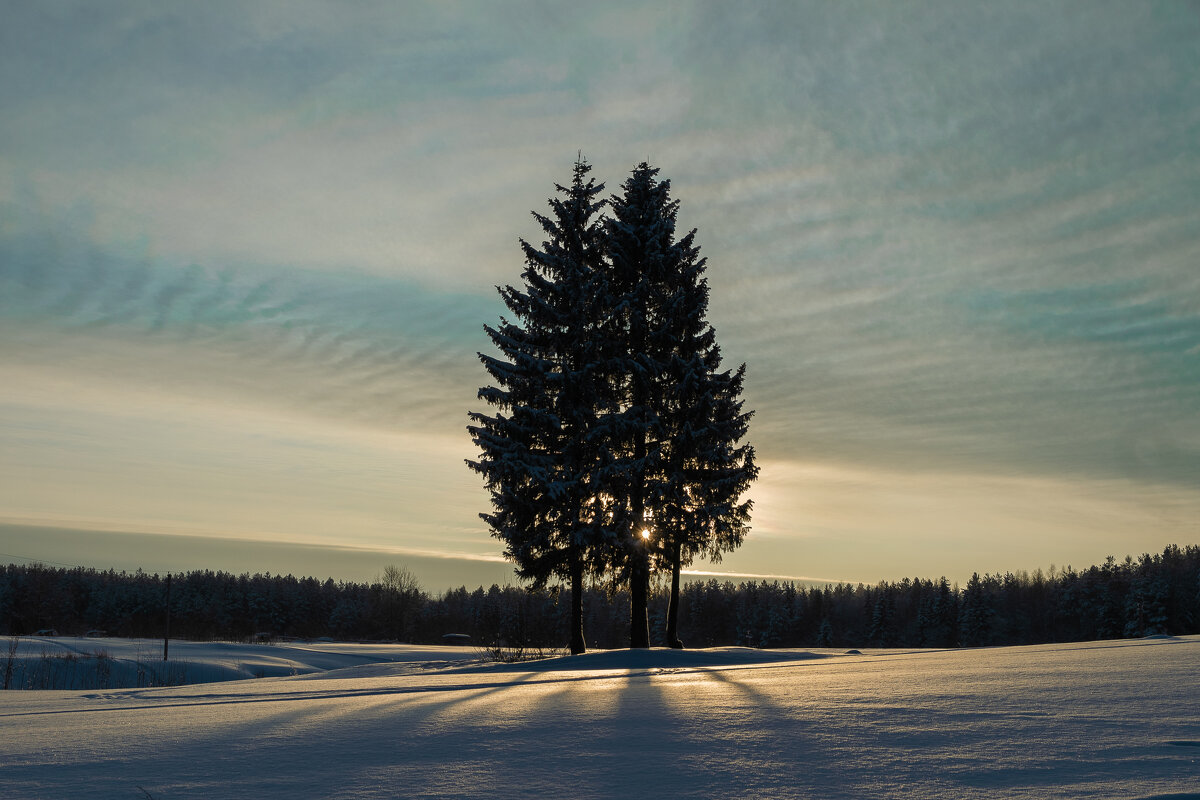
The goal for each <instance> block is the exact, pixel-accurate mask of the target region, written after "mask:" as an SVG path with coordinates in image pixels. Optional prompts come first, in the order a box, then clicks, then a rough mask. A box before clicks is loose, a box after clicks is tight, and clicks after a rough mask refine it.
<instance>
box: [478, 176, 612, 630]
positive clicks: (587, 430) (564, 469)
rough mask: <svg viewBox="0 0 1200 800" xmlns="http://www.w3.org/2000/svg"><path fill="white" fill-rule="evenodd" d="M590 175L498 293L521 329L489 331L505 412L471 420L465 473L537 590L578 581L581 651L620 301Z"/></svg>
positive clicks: (488, 395) (496, 392) (601, 526)
mask: <svg viewBox="0 0 1200 800" xmlns="http://www.w3.org/2000/svg"><path fill="white" fill-rule="evenodd" d="M590 170H591V167H590V166H589V165H588V164H587V163H586V162H585V161H584V160H583V159H582V157H580V158H579V159H578V160H577V161H576V163H575V166H574V174H573V178H572V182H571V185H570V186H568V187H564V186H556V188H557V190H558V195H559V196H558V197H554V198H551V199H550V201H549V205H550V209H551V214H550V215H549V216H545V215H541V214H538V213H536V212H535V213H534V217H535V218H536V219H537V221H538V223H539V224H540V225H541V227H542V230H543V231H544V233H545V235H546V240H545V241H544V242H543V243H542V245H541V247H540V248H538V247H534V246H533V245H531V244H529V243H528V242H526V241H524V240H521V248H522V250H523V251H524V253H525V261H526V269H525V271H524V272H523V273H522V278H523V279H524V286H523V287H522V288H519V289H518V288H514V287H513V286H511V285H510V286H505V287H502V288H501V287H497V290H498V291H499V293H500V296H501V298H502V299H503V301H504V304H505V305H506V306H507V307H508V309H509V311H511V312H512V314H513V316H514V319H513V320H511V321H510V320H508V319H505V318H501V320H500V323H499V324H498V325H496V326H494V327H493V326H485V328H484V329H485V331H486V332H487V335H488V337H489V338H490V339H491V341H492V343H493V344H494V345H495V347H496V348H497V350H499V352H500V357H495V356H490V355H485V354H482V353H480V354H479V358H480V360H481V361H482V363H483V365H484V367H485V369H486V370H487V371H488V373H489V374H490V375H491V376H492V378H493V379H494V380H495V382H496V385H495V386H485V387H483V388H481V389H480V390H479V398H480V399H481V400H484V401H486V402H487V403H489V404H490V405H493V406H496V407H497V409H498V410H497V411H496V413H494V414H483V413H471V414H470V418H471V421H472V423H473V424H471V425H469V426H468V431H469V432H470V434H471V437H472V439H473V440H474V442H475V444H476V445H477V446H478V447H479V448H480V450H481V455H480V457H479V458H478V460H474V461H470V460H469V461H468V462H467V464H468V465H469V466H470V467H471V469H473V470H475V471H476V472H478V473H480V474H481V475H482V476H483V478H484V483H485V486H486V487H487V489H488V490H489V491H490V493H491V501H492V506H493V511H492V512H491V513H485V514H481V515H480V516H481V517H482V518H483V519H484V520H485V521H486V522H487V523H488V525H489V526H490V528H491V530H492V533H493V535H495V536H496V537H497V538H499V539H500V540H502V541H503V542H504V544H505V550H504V554H505V556H506V557H507V558H509V559H510V560H512V561H513V562H515V564H516V571H517V575H518V577H520V578H521V579H522V580H527V581H529V582H530V583H531V585H532V586H533V587H534V588H540V587H543V586H545V585H546V584H547V583H548V582H550V581H551V580H554V579H556V578H557V579H565V580H568V581H569V582H570V585H571V619H570V647H571V652H572V653H581V652H583V651H584V649H585V647H586V643H585V641H584V637H583V609H582V598H583V580H584V576H585V573H587V572H588V571H589V566H590V564H591V562H592V560H593V559H594V558H595V557H596V556H597V554H598V553H601V552H606V548H602V547H601V546H600V545H601V544H602V543H603V541H604V540H605V539H606V538H612V520H611V515H612V509H611V503H610V502H608V500H607V498H608V497H610V496H611V495H610V494H609V493H608V492H606V491H605V486H604V481H605V476H606V475H607V474H608V473H607V472H606V470H605V466H606V461H607V460H608V457H607V455H606V453H607V452H608V451H607V449H606V448H605V446H604V443H605V442H606V441H607V440H608V439H609V438H610V437H609V436H608V435H606V434H605V432H604V430H603V422H604V420H608V419H610V418H611V416H610V415H609V414H607V413H606V412H607V411H609V410H610V408H611V406H610V405H607V404H610V403H611V402H613V401H611V400H610V398H612V396H613V389H614V386H615V382H614V381H613V380H611V379H609V378H608V376H607V375H606V374H605V371H604V367H605V356H604V354H603V351H604V349H605V339H604V337H603V336H599V335H597V331H598V329H599V328H600V327H601V325H602V324H603V322H604V320H605V319H606V318H609V317H611V316H612V314H611V311H609V310H607V309H606V308H605V307H604V305H603V304H604V301H605V300H606V299H608V298H610V297H611V293H610V292H609V290H608V287H607V280H608V275H607V270H605V269H604V268H603V263H602V258H603V231H602V228H601V223H600V218H599V212H600V209H601V208H602V207H603V205H604V201H603V200H601V199H598V195H599V194H600V193H601V192H602V191H603V189H604V185H603V184H597V183H596V182H595V180H594V179H591V178H589V177H588V172H590Z"/></svg>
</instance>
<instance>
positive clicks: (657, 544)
mask: <svg viewBox="0 0 1200 800" xmlns="http://www.w3.org/2000/svg"><path fill="white" fill-rule="evenodd" d="M658 173H659V170H658V169H657V168H655V167H651V166H650V165H649V164H647V163H645V162H643V163H641V164H639V165H638V166H637V167H636V168H635V169H634V170H633V172H632V173H631V175H630V177H629V178H628V179H627V180H626V181H625V183H624V184H622V190H623V193H622V194H621V195H620V196H614V197H613V198H612V200H611V202H610V207H611V209H612V215H611V217H610V218H609V219H608V220H607V224H606V232H607V241H606V245H607V252H608V260H609V266H610V269H611V271H612V281H611V285H612V288H613V291H614V299H613V302H612V303H611V305H612V307H613V308H615V309H617V310H618V314H617V315H616V316H615V317H614V318H613V323H614V325H613V326H612V328H610V335H612V336H613V338H614V339H615V340H620V341H621V343H622V345H623V346H621V347H618V348H617V349H616V356H617V363H618V364H619V366H618V368H617V370H616V372H617V373H618V374H619V375H620V376H622V380H621V382H622V386H623V389H624V393H625V397H624V400H623V402H622V404H621V407H620V411H619V414H618V416H619V423H618V424H616V425H614V426H613V429H614V430H615V431H617V432H618V435H619V437H620V444H621V447H620V449H619V454H620V456H621V461H620V466H621V479H620V481H619V483H618V485H619V486H620V488H621V489H622V491H621V495H620V500H621V502H618V504H617V508H618V509H619V510H620V511H621V512H623V521H624V523H625V524H624V529H625V530H626V534H625V536H624V537H623V545H624V547H623V553H622V554H621V555H622V556H623V560H624V564H625V570H626V572H627V574H628V577H629V586H630V599H631V600H630V602H631V609H630V620H631V623H630V646H631V647H647V646H649V632H648V620H647V613H646V609H647V605H646V604H647V600H648V597H649V579H650V572H651V567H652V562H653V560H655V559H657V560H658V561H659V562H660V563H661V564H663V565H665V566H666V567H667V568H668V569H670V571H671V597H670V600H669V603H668V607H667V614H666V628H667V630H666V641H667V644H669V645H670V646H672V647H680V646H682V643H681V642H680V640H679V637H678V614H679V573H680V569H681V566H683V565H685V564H687V563H690V562H691V561H692V559H693V558H694V557H696V556H697V555H700V554H704V555H708V556H709V557H710V558H712V559H713V560H719V559H720V556H721V554H722V553H724V552H728V551H729V550H732V549H734V548H736V547H738V546H739V545H740V544H741V542H742V540H743V539H744V537H745V534H746V530H747V525H748V522H749V518H750V508H751V505H750V502H749V501H741V500H740V497H741V495H742V494H743V493H744V492H745V490H746V489H747V488H748V486H749V484H750V482H751V481H752V480H753V479H754V478H755V477H756V475H757V468H756V467H755V465H754V450H753V448H751V447H750V446H749V445H739V442H740V441H741V440H742V439H743V438H744V436H745V434H746V431H747V429H748V426H749V419H750V416H751V414H750V412H744V411H743V410H742V400H741V391H742V381H743V377H744V374H745V365H744V364H743V365H742V366H741V367H739V368H738V369H737V370H736V371H735V372H729V371H725V372H721V371H720V367H721V353H720V348H719V347H718V346H717V343H716V332H715V331H714V330H713V328H712V326H711V325H710V324H709V323H708V320H707V318H706V314H707V310H708V282H707V280H706V279H705V278H704V270H705V260H704V259H703V258H701V257H700V249H699V247H697V246H696V244H695V236H696V231H695V230H691V231H689V232H688V233H687V234H686V235H684V236H683V237H682V238H679V239H676V238H675V232H676V220H677V216H678V211H679V202H678V201H677V200H673V199H672V198H671V182H670V181H669V180H659V179H658V177H657V176H658Z"/></svg>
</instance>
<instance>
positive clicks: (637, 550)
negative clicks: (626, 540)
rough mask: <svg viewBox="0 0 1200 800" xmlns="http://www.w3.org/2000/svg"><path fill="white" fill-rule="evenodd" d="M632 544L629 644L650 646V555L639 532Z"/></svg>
mask: <svg viewBox="0 0 1200 800" xmlns="http://www.w3.org/2000/svg"><path fill="white" fill-rule="evenodd" d="M636 535H637V539H638V541H635V542H634V544H633V548H634V551H633V563H632V565H631V568H630V570H629V646H630V647H633V648H645V647H649V646H650V615H649V613H648V611H647V605H648V603H647V601H648V599H649V595H650V556H649V553H647V552H646V543H645V542H644V541H642V536H641V533H638V534H636Z"/></svg>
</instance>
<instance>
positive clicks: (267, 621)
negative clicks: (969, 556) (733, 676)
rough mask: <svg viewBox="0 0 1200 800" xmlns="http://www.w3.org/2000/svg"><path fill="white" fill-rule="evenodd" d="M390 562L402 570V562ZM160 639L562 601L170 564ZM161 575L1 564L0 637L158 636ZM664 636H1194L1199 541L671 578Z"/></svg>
mask: <svg viewBox="0 0 1200 800" xmlns="http://www.w3.org/2000/svg"><path fill="white" fill-rule="evenodd" d="M401 572H402V573H403V572H404V571H403V570H401ZM171 577H172V586H171V592H170V612H171V613H170V618H171V619H170V625H171V635H172V637H173V638H180V639H195V640H227V641H242V640H246V639H248V638H251V637H254V636H256V635H257V634H260V633H263V632H268V633H270V634H271V636H273V637H278V638H287V637H297V638H317V637H322V636H329V637H334V638H338V639H343V640H359V641H398V642H406V643H413V644H438V643H441V642H442V641H443V640H442V637H443V635H444V634H447V633H461V634H467V635H469V636H470V637H471V640H472V642H473V643H474V644H476V645H477V646H479V647H492V646H496V645H498V644H499V645H503V646H507V647H512V648H525V649H527V650H532V651H542V650H545V651H556V650H558V649H560V648H565V647H566V645H567V642H568V623H569V616H570V598H569V596H568V593H567V592H562V591H559V590H558V589H557V588H555V587H548V588H543V589H537V590H530V589H526V588H519V587H514V586H504V587H501V586H498V585H493V586H492V587H490V588H489V589H484V588H483V587H479V588H477V589H474V590H468V589H467V588H466V587H459V588H457V589H451V590H448V591H446V592H444V593H441V594H429V593H427V592H425V591H423V590H422V589H421V588H420V587H419V586H418V585H416V583H415V582H414V581H412V580H406V581H398V582H397V581H388V580H383V579H381V580H376V581H374V582H370V583H358V582H346V581H334V580H332V579H327V580H325V581H321V580H318V579H316V578H311V577H306V578H296V577H294V576H292V575H270V574H255V575H250V574H242V575H233V574H231V573H228V572H213V571H207V570H206V571H200V570H197V571H193V572H189V573H186V574H178V573H177V574H174V575H172V576H171ZM165 598H166V579H165V576H159V575H157V574H147V573H144V572H142V571H140V570H139V571H138V572H135V573H128V572H116V571H113V570H108V571H100V570H96V569H90V568H84V567H75V568H66V567H61V568H60V567H51V566H46V565H42V564H36V563H35V564H27V565H18V564H9V565H7V566H5V567H0V635H9V636H16V635H28V634H31V633H33V632H35V631H37V630H39V629H43V628H55V629H57V631H58V632H59V633H61V634H83V633H85V632H87V631H91V630H103V631H106V632H107V633H108V634H109V635H113V636H122V637H134V638H136V637H157V636H161V635H162V632H163V624H164V601H165ZM667 599H668V587H666V586H665V585H662V584H661V583H660V584H655V585H652V587H651V592H650V600H649V608H650V615H651V619H652V625H651V639H652V644H654V645H655V646H661V645H664V644H665V614H666V604H667ZM583 605H584V619H583V625H584V630H585V633H586V635H587V637H588V640H589V643H590V644H591V645H592V646H595V647H599V648H602V649H612V648H618V647H623V646H626V645H627V643H628V625H629V596H628V591H627V589H624V588H621V589H612V588H611V587H610V588H608V589H606V588H604V587H600V586H589V587H588V588H587V589H586V590H585V592H584V596H583ZM678 632H679V635H680V637H681V638H683V639H684V641H686V642H687V644H688V645H689V646H694V647H715V646H726V645H742V646H751V647H839V648H844V647H859V648H861V647H955V646H967V647H969V646H1007V645H1027V644H1043V643H1051V642H1072V641H1091V640H1098V639H1117V638H1137V637H1143V636H1149V635H1158V634H1170V635H1187V634H1195V633H1200V546H1197V545H1188V546H1186V547H1183V548H1180V547H1178V546H1176V545H1170V546H1168V547H1166V548H1165V549H1164V550H1163V552H1162V553H1161V554H1155V555H1151V554H1144V555H1142V556H1141V557H1140V558H1137V559H1133V558H1130V557H1126V559H1125V560H1124V561H1117V560H1115V559H1113V558H1111V557H1110V558H1109V559H1108V560H1107V561H1106V562H1105V563H1104V564H1101V565H1097V566H1092V567H1089V568H1087V569H1084V570H1081V571H1076V570H1075V569H1072V568H1071V567H1066V568H1063V569H1061V570H1051V571H1050V572H1049V573H1044V572H1042V571H1041V570H1040V569H1039V570H1036V571H1034V572H1033V573H1026V572H1018V573H1005V574H1003V575H991V574H988V575H983V576H980V575H978V574H975V575H973V576H972V577H971V579H970V580H969V581H968V583H967V585H966V586H964V587H960V586H958V585H952V584H951V583H950V582H949V581H947V580H946V579H945V578H941V579H938V580H926V579H908V578H906V579H903V580H900V581H882V582H880V583H878V584H876V585H874V586H867V585H864V584H861V583H860V584H858V585H852V584H847V583H839V584H827V585H824V586H804V585H798V584H795V583H790V582H780V581H772V582H768V581H757V582H754V581H748V582H741V583H736V584H735V583H733V582H731V581H724V582H718V581H716V580H708V581H696V582H690V583H685V584H683V586H682V587H681V589H680V604H679V620H678Z"/></svg>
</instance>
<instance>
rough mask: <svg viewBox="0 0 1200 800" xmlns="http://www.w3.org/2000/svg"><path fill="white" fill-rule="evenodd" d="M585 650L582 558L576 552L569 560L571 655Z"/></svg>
mask: <svg viewBox="0 0 1200 800" xmlns="http://www.w3.org/2000/svg"><path fill="white" fill-rule="evenodd" d="M585 652H587V642H586V641H584V638H583V559H581V558H580V557H579V553H578V552H576V553H575V554H574V556H573V558H572V561H571V655H573V656H577V655H579V654H580V653H585Z"/></svg>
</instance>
